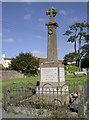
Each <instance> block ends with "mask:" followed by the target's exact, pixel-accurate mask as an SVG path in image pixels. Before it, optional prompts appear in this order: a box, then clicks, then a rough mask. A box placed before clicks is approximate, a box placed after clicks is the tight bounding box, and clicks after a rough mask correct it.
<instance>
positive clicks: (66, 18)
mask: <svg viewBox="0 0 89 120" xmlns="http://www.w3.org/2000/svg"><path fill="white" fill-rule="evenodd" d="M51 6H53V7H54V8H56V9H57V11H58V14H57V15H56V16H55V21H56V22H57V23H58V24H59V27H57V49H58V59H59V60H63V57H64V56H65V55H66V54H68V53H69V52H73V51H74V44H72V43H69V42H67V39H68V36H64V35H63V34H64V33H65V31H66V30H69V26H70V25H72V24H74V23H75V22H83V21H84V20H87V2H3V3H2V33H0V37H2V53H5V54H6V58H13V57H16V56H18V55H19V53H21V52H24V53H26V52H30V53H32V54H33V55H34V56H36V57H39V58H46V57H47V40H48V29H47V26H45V23H46V22H48V21H49V17H48V16H47V15H46V11H47V10H48V9H49V7H51ZM83 44H84V42H82V45H83Z"/></svg>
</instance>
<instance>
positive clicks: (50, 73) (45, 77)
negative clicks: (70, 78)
mask: <svg viewBox="0 0 89 120" xmlns="http://www.w3.org/2000/svg"><path fill="white" fill-rule="evenodd" d="M56 14H57V10H56V9H55V8H54V7H50V8H49V10H48V11H47V12H46V15H48V16H49V22H48V23H46V24H45V25H46V26H47V27H48V48H47V62H45V63H43V64H41V66H40V70H41V75H40V78H41V79H40V87H42V86H44V85H45V84H50V85H51V86H50V88H51V87H52V86H53V87H55V88H56V87H57V86H60V85H61V86H62V85H63V84H65V71H64V65H63V64H61V63H60V62H58V57H57V38H56V27H58V26H59V25H58V24H57V23H56V22H55V20H54V17H55V16H56ZM46 86H48V85H46Z"/></svg>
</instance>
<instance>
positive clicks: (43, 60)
mask: <svg viewBox="0 0 89 120" xmlns="http://www.w3.org/2000/svg"><path fill="white" fill-rule="evenodd" d="M36 60H39V61H40V62H46V61H47V58H37V57H36ZM58 61H59V62H61V63H63V60H58Z"/></svg>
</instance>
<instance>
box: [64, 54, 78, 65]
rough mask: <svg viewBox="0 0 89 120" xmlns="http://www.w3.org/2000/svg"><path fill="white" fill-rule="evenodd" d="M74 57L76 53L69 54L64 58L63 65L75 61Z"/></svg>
mask: <svg viewBox="0 0 89 120" xmlns="http://www.w3.org/2000/svg"><path fill="white" fill-rule="evenodd" d="M75 56H77V53H75V52H74V53H69V54H66V55H65V56H64V61H63V63H64V64H65V65H67V63H68V62H72V61H73V60H74V59H75Z"/></svg>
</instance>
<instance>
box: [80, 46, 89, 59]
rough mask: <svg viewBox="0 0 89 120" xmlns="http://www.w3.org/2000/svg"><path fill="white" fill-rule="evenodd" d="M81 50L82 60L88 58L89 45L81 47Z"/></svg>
mask: <svg viewBox="0 0 89 120" xmlns="http://www.w3.org/2000/svg"><path fill="white" fill-rule="evenodd" d="M81 49H82V52H81V56H83V57H84V58H89V44H85V45H84V46H82V47H81Z"/></svg>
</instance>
